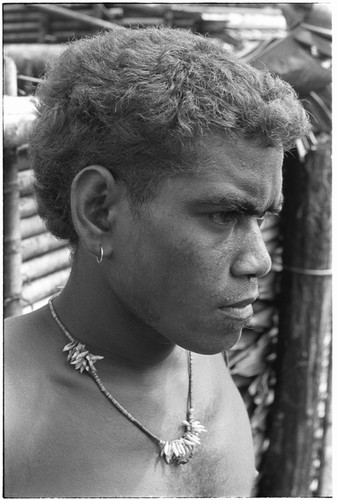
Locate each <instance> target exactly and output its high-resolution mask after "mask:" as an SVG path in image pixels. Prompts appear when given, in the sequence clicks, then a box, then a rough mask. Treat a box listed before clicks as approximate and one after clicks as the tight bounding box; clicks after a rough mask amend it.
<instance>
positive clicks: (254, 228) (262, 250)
mask: <svg viewBox="0 0 337 500" xmlns="http://www.w3.org/2000/svg"><path fill="white" fill-rule="evenodd" d="M270 269H271V258H270V255H269V253H268V251H267V248H266V245H265V243H264V241H263V238H262V233H261V230H260V227H259V225H258V223H257V221H256V220H253V221H250V223H249V224H247V226H246V229H245V231H244V233H243V238H242V240H241V242H239V250H238V253H237V255H236V258H235V259H234V261H233V264H232V266H231V273H232V275H233V276H235V277H243V276H246V277H249V278H252V277H254V278H255V277H256V278H262V276H265V275H266V274H267V273H269V271H270Z"/></svg>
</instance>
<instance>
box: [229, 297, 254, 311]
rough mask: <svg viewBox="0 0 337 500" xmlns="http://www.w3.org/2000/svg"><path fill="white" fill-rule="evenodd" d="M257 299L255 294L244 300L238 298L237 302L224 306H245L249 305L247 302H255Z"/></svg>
mask: <svg viewBox="0 0 337 500" xmlns="http://www.w3.org/2000/svg"><path fill="white" fill-rule="evenodd" d="M256 299H257V296H256V295H255V296H254V297H249V298H247V299H244V300H240V301H239V302H235V303H234V304H229V305H228V306H225V307H230V308H232V307H234V308H236V307H246V306H249V304H252V303H253V302H255V300H256ZM221 309H222V308H221Z"/></svg>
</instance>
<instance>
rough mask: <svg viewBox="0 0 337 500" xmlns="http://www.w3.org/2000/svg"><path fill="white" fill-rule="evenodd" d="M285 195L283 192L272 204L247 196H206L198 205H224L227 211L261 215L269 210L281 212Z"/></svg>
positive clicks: (274, 212) (275, 212)
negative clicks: (261, 203)
mask: <svg viewBox="0 0 337 500" xmlns="http://www.w3.org/2000/svg"><path fill="white" fill-rule="evenodd" d="M283 199H284V198H283V195H282V194H281V196H280V198H279V199H278V200H277V201H275V202H274V203H272V204H271V205H268V206H267V207H266V206H262V205H260V206H259V205H257V204H255V203H253V202H252V201H250V200H247V199H246V198H239V197H237V196H233V195H231V194H228V195H226V196H224V195H219V196H217V195H213V196H211V197H205V198H201V199H199V200H198V202H197V203H198V206H201V207H203V206H204V207H216V208H219V207H223V208H225V209H226V211H230V212H237V213H242V214H245V215H253V216H261V215H263V214H266V213H267V212H268V213H270V214H275V215H277V214H279V213H280V212H281V210H282V207H283Z"/></svg>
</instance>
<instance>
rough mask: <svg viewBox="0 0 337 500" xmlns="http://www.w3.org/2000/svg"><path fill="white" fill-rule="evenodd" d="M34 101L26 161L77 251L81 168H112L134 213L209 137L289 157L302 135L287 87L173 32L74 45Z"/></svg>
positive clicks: (44, 204)
mask: <svg viewBox="0 0 337 500" xmlns="http://www.w3.org/2000/svg"><path fill="white" fill-rule="evenodd" d="M38 95H39V98H40V104H39V116H38V119H37V121H36V124H35V127H34V129H33V131H32V135H31V157H32V161H33V166H34V169H35V175H36V189H37V195H38V200H39V210H40V213H41V215H42V217H44V218H45V219H46V222H47V225H48V227H49V229H50V230H51V232H52V233H54V234H55V235H56V236H57V237H60V238H65V239H68V240H69V241H70V243H71V244H73V245H76V244H77V242H78V234H77V232H76V230H75V229H74V225H73V221H72V217H71V208H70V190H71V184H72V182H73V179H74V178H75V176H76V174H78V172H79V171H81V170H82V169H84V168H85V167H87V166H90V165H92V164H96V165H97V164H98V165H101V166H103V167H105V168H106V169H108V170H109V171H110V172H111V173H112V174H113V176H114V179H115V180H116V181H117V182H120V183H122V184H123V185H125V187H126V190H127V194H128V197H129V199H130V201H131V203H132V205H133V207H134V208H135V209H137V208H139V207H140V206H142V205H144V203H146V202H147V201H148V200H150V199H153V198H154V196H155V195H156V193H157V192H158V187H159V185H160V182H161V181H162V179H165V178H168V177H175V176H177V175H183V176H186V175H188V174H189V173H190V172H191V171H195V169H196V168H197V167H198V162H199V158H200V157H201V156H202V154H203V149H204V148H203V146H202V144H203V140H204V138H205V137H208V136H209V135H210V134H217V135H220V136H222V137H226V138H227V139H229V140H234V139H235V140H237V139H254V140H256V139H257V140H258V141H259V143H261V144H262V145H263V146H265V147H275V146H277V147H281V148H283V150H287V149H289V148H290V147H291V146H292V145H293V143H294V141H295V140H296V139H297V138H298V137H300V136H302V135H303V134H305V133H306V131H307V130H308V122H307V120H306V118H305V116H304V113H303V110H302V107H301V105H300V103H299V102H298V100H297V98H296V96H295V94H294V92H293V90H292V89H291V87H290V86H289V85H288V84H286V83H285V82H282V81H281V80H280V79H278V78H274V77H272V76H271V75H270V74H269V73H268V72H265V73H262V72H259V71H257V70H255V69H253V68H251V67H250V66H248V65H246V64H244V63H242V62H241V61H238V60H237V59H236V58H235V57H234V56H232V55H231V54H229V53H228V52H226V51H224V50H222V49H221V48H220V47H219V46H217V45H215V44H213V43H212V42H211V41H209V40H206V39H204V38H203V37H200V36H196V35H193V34H191V33H189V32H187V31H180V30H172V29H169V28H159V29H158V28H150V29H146V30H126V29H121V30H118V32H117V31H116V32H109V33H105V34H101V35H98V36H96V37H94V38H92V39H90V38H89V39H84V40H81V41H78V42H75V43H74V44H71V45H70V46H69V47H68V48H67V50H65V51H64V53H63V54H62V55H61V56H60V58H59V60H58V61H57V62H56V64H55V65H54V66H53V67H52V68H51V70H50V71H49V73H48V75H47V78H46V80H45V83H44V84H43V85H42V86H41V88H40V90H39V93H38Z"/></svg>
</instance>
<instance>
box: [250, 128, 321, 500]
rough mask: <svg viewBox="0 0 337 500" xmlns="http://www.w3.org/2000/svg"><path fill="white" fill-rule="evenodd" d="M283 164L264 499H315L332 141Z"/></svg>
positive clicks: (318, 471) (318, 479)
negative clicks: (301, 158)
mask: <svg viewBox="0 0 337 500" xmlns="http://www.w3.org/2000/svg"><path fill="white" fill-rule="evenodd" d="M288 163H289V164H288V165H287V163H286V164H285V183H284V191H285V207H284V231H283V234H284V254H283V265H284V270H283V275H282V292H281V304H280V327H279V340H278V355H277V367H276V380H277V383H276V387H275V404H274V407H273V410H272V412H271V416H270V422H271V426H270V433H269V439H270V445H269V449H268V450H267V452H266V454H265V456H264V460H263V465H262V471H261V472H262V475H261V480H260V487H259V496H263V497H311V496H317V493H318V491H319V488H320V482H321V477H322V475H323V472H324V464H323V463H322V459H321V457H322V450H323V447H324V432H325V428H326V422H325V421H326V419H327V418H328V415H327V413H328V412H327V401H328V376H329V375H328V374H329V359H330V351H331V138H330V136H328V135H326V134H322V135H321V137H320V138H319V142H318V147H317V150H316V151H311V152H310V153H309V154H308V156H307V158H306V161H305V163H300V162H299V161H294V160H293V161H291V162H288Z"/></svg>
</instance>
